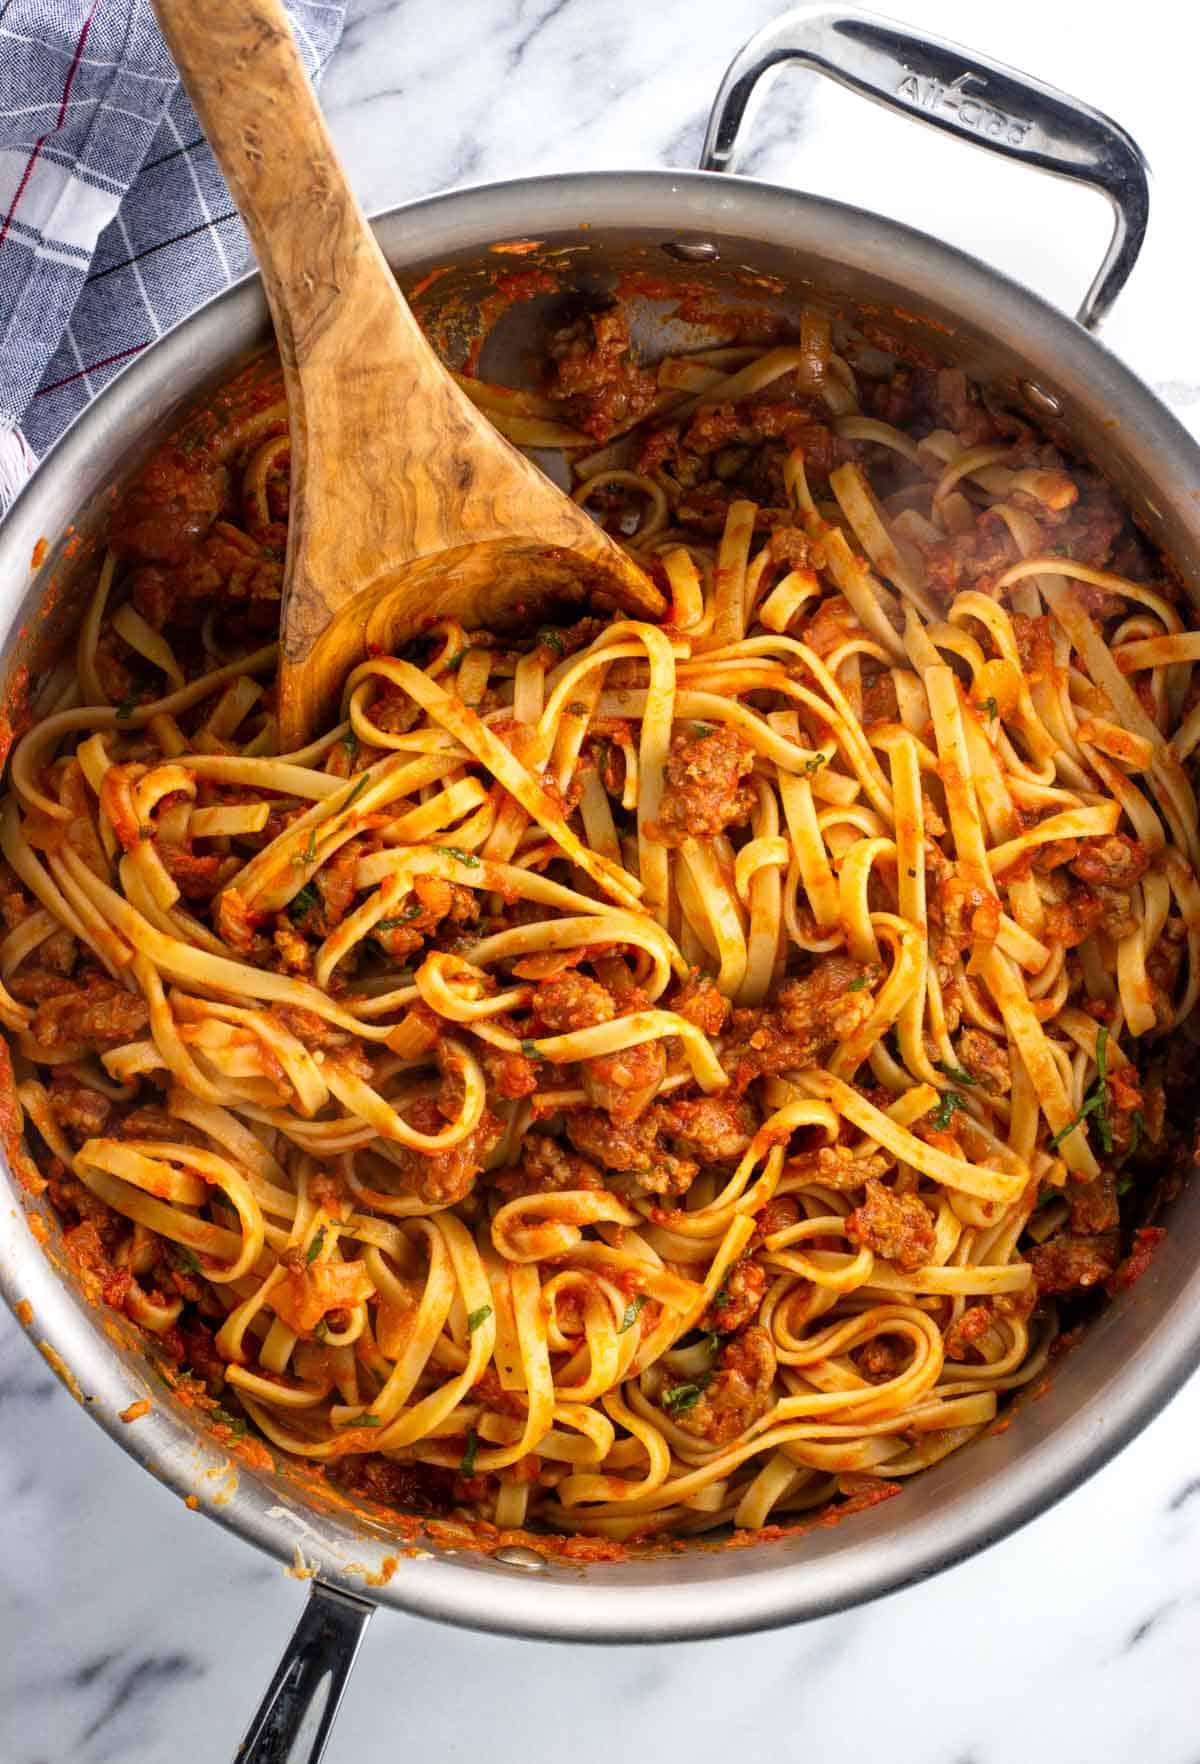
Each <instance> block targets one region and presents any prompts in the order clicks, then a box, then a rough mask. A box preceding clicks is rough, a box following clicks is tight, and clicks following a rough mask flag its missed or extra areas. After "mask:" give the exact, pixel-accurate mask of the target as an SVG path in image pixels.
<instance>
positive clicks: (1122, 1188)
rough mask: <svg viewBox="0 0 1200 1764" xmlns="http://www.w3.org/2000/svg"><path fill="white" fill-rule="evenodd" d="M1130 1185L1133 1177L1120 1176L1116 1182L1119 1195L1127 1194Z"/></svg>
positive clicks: (1131, 1185)
mask: <svg viewBox="0 0 1200 1764" xmlns="http://www.w3.org/2000/svg"><path fill="white" fill-rule="evenodd" d="M1132 1187H1133V1177H1132V1176H1122V1178H1121V1180H1120V1181H1119V1182H1118V1183H1117V1193H1118V1194H1119V1195H1122V1194H1128V1193H1129V1190H1130V1189H1131V1188H1132Z"/></svg>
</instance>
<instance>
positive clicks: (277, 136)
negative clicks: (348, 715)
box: [154, 0, 664, 751]
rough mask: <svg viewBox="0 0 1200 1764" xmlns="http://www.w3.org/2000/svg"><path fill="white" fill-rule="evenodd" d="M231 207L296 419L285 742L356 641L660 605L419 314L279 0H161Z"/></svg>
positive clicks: (648, 610) (653, 614)
mask: <svg viewBox="0 0 1200 1764" xmlns="http://www.w3.org/2000/svg"><path fill="white" fill-rule="evenodd" d="M154 10H155V13H156V15H157V18H158V22H159V25H160V27H161V29H162V33H163V36H164V37H165V39H166V42H167V46H168V47H169V49H170V51H171V53H172V55H173V56H174V58H175V61H176V64H177V66H178V68H179V71H180V74H181V76H182V78H183V83H184V85H185V87H186V88H187V91H188V95H189V97H190V98H191V100H192V103H193V104H194V106H195V108H196V114H197V115H198V117H199V119H200V122H201V125H202V127H203V129H204V132H205V134H206V135H207V137H208V140H209V143H210V145H211V147H212V149H213V152H214V153H215V154H216V157H217V160H218V162H219V164H220V166H221V169H222V171H223V172H224V174H225V179H226V182H227V183H228V185H229V189H230V192H231V194H232V196H233V198H234V201H235V202H236V203H237V206H238V209H239V210H240V212H241V215H242V219H243V220H244V221H245V223H246V229H247V232H248V233H249V235H250V239H251V242H252V244H253V246H254V251H255V255H256V256H257V258H258V262H259V267H260V269H261V270H262V276H263V284H264V287H265V289H266V294H267V299H268V301H269V303H270V307H271V315H272V318H273V319H274V323H275V331H276V335H277V338H278V341H279V353H280V356H281V358H282V362H283V373H284V383H285V386H286V389H287V398H288V413H289V421H290V426H291V440H292V476H291V516H290V525H289V538H288V552H287V563H286V566H285V572H284V588H283V608H282V623H281V632H280V685H279V728H280V746H281V748H282V749H283V750H284V751H287V750H288V749H290V748H293V747H299V746H301V745H302V744H303V743H304V742H305V741H306V740H307V739H309V738H310V737H311V736H312V735H313V734H315V733H316V732H317V730H318V729H319V728H320V726H321V724H322V723H323V722H327V721H329V720H331V719H332V718H333V717H334V716H335V715H336V712H337V706H338V700H339V696H340V693H341V690H342V685H343V682H344V681H345V678H346V675H347V674H348V673H349V671H350V669H351V668H352V667H353V666H354V665H355V663H356V662H358V661H360V660H361V659H362V657H363V655H364V654H366V653H367V651H368V648H370V649H372V650H377V649H383V650H388V649H392V648H395V647H396V646H398V645H400V644H402V643H403V642H404V641H405V640H406V639H407V638H409V637H412V636H414V635H415V634H416V633H418V632H420V631H422V630H424V629H427V628H428V627H429V626H430V625H431V624H433V623H435V622H436V621H437V620H438V619H441V618H445V617H453V618H455V619H458V620H459V621H460V623H462V624H463V625H466V626H468V627H483V628H495V627H497V626H499V627H504V626H512V625H513V624H514V623H515V622H518V621H520V622H526V621H528V620H529V619H531V618H533V617H534V616H536V613H537V610H538V608H539V607H542V606H544V605H545V604H546V603H547V602H553V601H559V602H561V601H563V600H567V601H587V602H589V603H590V604H592V605H595V606H597V607H600V608H610V607H612V606H614V605H615V606H618V607H620V608H622V609H623V610H624V611H626V612H628V613H630V614H632V615H633V616H634V617H637V618H649V619H655V618H660V617H661V616H662V613H663V611H664V604H663V600H662V597H661V595H660V594H659V593H658V591H657V589H656V588H654V586H653V585H652V584H651V583H650V582H649V581H648V580H647V578H646V577H645V575H644V574H643V573H642V571H641V570H639V569H638V567H637V565H636V564H635V563H634V562H633V561H632V559H631V558H630V557H629V556H628V554H627V553H626V552H625V551H623V550H622V549H621V547H620V546H619V545H617V544H616V542H615V541H614V540H612V539H610V538H609V537H608V535H607V534H606V533H604V532H603V531H602V530H601V529H600V528H599V527H598V526H597V525H596V524H595V522H594V521H593V520H592V519H591V518H590V517H589V516H588V515H586V514H585V513H584V512H583V510H582V509H581V508H579V507H578V506H577V505H576V504H575V503H573V502H572V501H571V500H570V499H569V498H568V497H566V496H564V495H563V494H562V492H561V491H560V490H558V489H556V488H555V486H554V485H553V484H551V483H550V481H549V480H548V479H547V478H546V477H545V476H544V475H543V474H542V473H541V472H540V471H539V470H538V469H537V467H536V466H535V465H533V464H532V462H531V461H530V460H528V459H526V458H525V457H524V455H523V454H520V453H518V452H517V450H516V449H515V448H514V447H511V446H510V445H509V443H508V442H507V441H505V440H504V439H503V437H502V436H500V435H498V434H497V433H496V431H495V430H494V429H493V428H492V426H491V424H490V423H489V422H488V421H487V419H486V417H484V416H482V415H481V414H480V412H479V411H477V410H476V409H475V407H474V405H473V404H471V402H470V400H469V399H468V398H467V397H466V396H465V395H464V393H462V392H461V391H460V390H459V388H458V387H457V386H456V385H455V383H454V381H453V379H452V378H451V377H450V375H449V374H448V373H447V372H446V370H445V369H444V368H443V366H442V364H441V362H440V361H439V360H438V358H437V356H436V355H435V354H434V352H433V350H432V349H431V348H430V346H429V344H428V343H427V342H426V340H425V338H424V337H423V335H422V334H421V330H420V327H419V326H418V324H417V322H416V320H415V319H414V317H413V315H412V313H411V311H410V310H409V307H408V303H407V302H406V301H405V299H404V297H403V295H402V294H401V292H400V290H399V288H398V287H397V285H396V281H395V278H394V277H393V275H392V272H391V270H390V268H389V267H388V264H387V262H386V260H385V258H384V256H383V254H382V252H381V251H380V249H379V246H378V245H377V243H376V241H375V236H374V234H373V233H372V231H371V228H370V226H369V225H368V223H367V219H366V216H365V215H364V214H363V211H362V209H361V208H360V207H359V205H358V202H357V201H356V199H355V197H354V195H353V192H352V191H351V189H350V186H349V184H348V183H347V181H346V177H345V174H344V172H343V170H342V168H341V165H340V164H339V162H338V159H337V156H336V154H335V152H334V149H333V144H332V142H331V141H330V138H329V134H328V131H327V130H326V127H325V123H324V120H323V118H322V116H321V113H320V110H319V108H318V106H317V102H316V98H315V96H314V94H313V90H312V86H311V84H310V83H309V80H308V76H307V74H306V73H305V71H304V67H303V64H302V62H301V60H300V56H299V54H298V52H297V49H296V46H295V42H294V41H293V38H292V34H291V30H290V27H289V25H288V22H287V17H286V14H285V12H284V10H283V6H282V4H281V0H204V4H203V5H197V4H196V0H154Z"/></svg>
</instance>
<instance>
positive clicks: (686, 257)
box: [663, 239, 721, 263]
mask: <svg viewBox="0 0 1200 1764" xmlns="http://www.w3.org/2000/svg"><path fill="white" fill-rule="evenodd" d="M663 250H664V251H665V252H666V254H667V256H668V257H673V258H675V259H676V260H677V261H678V262H679V263H720V261H721V248H720V246H719V245H714V244H713V242H712V240H711V239H668V240H667V241H666V243H665V244H664V245H663Z"/></svg>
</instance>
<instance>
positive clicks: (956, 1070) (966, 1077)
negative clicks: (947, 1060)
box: [938, 1063, 975, 1090]
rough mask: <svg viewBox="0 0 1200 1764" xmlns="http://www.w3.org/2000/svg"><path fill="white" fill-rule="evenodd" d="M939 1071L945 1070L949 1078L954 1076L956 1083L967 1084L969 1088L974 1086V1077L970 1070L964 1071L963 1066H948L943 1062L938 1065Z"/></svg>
mask: <svg viewBox="0 0 1200 1764" xmlns="http://www.w3.org/2000/svg"><path fill="white" fill-rule="evenodd" d="M938 1071H939V1072H944V1073H945V1074H946V1076H947V1078H953V1080H954V1082H955V1083H956V1084H965V1085H966V1086H967V1088H968V1090H970V1089H972V1088H973V1087H974V1084H975V1080H974V1078H972V1076H971V1074H970V1073H969V1072H964V1071H963V1069H962V1067H961V1066H947V1065H946V1064H944V1063H943V1064H941V1065H939V1066H938Z"/></svg>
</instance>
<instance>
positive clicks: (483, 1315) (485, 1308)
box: [467, 1305, 492, 1335]
mask: <svg viewBox="0 0 1200 1764" xmlns="http://www.w3.org/2000/svg"><path fill="white" fill-rule="evenodd" d="M491 1314H492V1307H491V1305H480V1307H479V1309H478V1310H477V1311H468V1313H467V1334H468V1335H474V1333H475V1331H476V1330H477V1329H478V1328H479V1325H480V1324H481V1323H486V1322H487V1320H488V1318H489V1317H490V1316H491Z"/></svg>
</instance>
